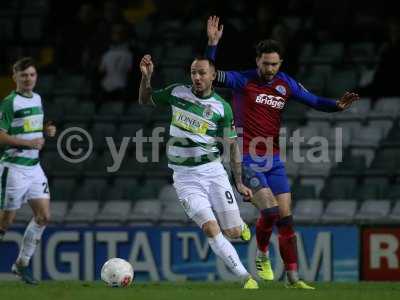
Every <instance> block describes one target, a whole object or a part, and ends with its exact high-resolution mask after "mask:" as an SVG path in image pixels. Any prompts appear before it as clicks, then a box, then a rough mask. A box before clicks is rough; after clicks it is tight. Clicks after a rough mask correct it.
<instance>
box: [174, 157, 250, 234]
mask: <svg viewBox="0 0 400 300" xmlns="http://www.w3.org/2000/svg"><path fill="white" fill-rule="evenodd" d="M221 167H222V165H221ZM207 173H208V174H205V173H201V174H199V173H195V172H194V173H188V172H176V171H175V172H174V187H175V189H176V192H177V194H178V197H179V201H180V202H181V205H182V207H183V208H184V210H185V212H186V214H187V215H188V217H189V218H191V219H192V220H193V221H195V222H196V223H197V225H199V226H200V227H202V226H203V224H204V223H206V222H208V221H211V220H216V218H215V215H214V212H215V214H216V215H217V219H218V222H219V224H220V226H221V228H222V229H229V228H233V227H237V226H240V225H242V223H243V220H242V218H241V217H240V212H239V208H238V205H237V203H236V199H235V195H234V193H233V190H232V186H231V184H230V182H229V179H228V175H227V174H226V172H225V171H224V172H222V173H221V172H220V170H215V172H207Z"/></svg>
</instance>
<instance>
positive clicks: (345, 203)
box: [321, 199, 357, 223]
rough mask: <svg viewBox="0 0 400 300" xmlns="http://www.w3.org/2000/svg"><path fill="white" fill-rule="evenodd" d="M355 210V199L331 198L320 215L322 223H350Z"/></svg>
mask: <svg viewBox="0 0 400 300" xmlns="http://www.w3.org/2000/svg"><path fill="white" fill-rule="evenodd" d="M356 210H357V201H356V200H351V199H347V200H340V199H337V200H332V201H329V203H328V205H327V206H326V209H325V212H324V214H323V215H322V217H321V221H322V222H324V223H351V222H353V217H354V215H355V213H356Z"/></svg>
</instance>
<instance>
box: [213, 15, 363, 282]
mask: <svg viewBox="0 0 400 300" xmlns="http://www.w3.org/2000/svg"><path fill="white" fill-rule="evenodd" d="M222 32H223V26H222V25H221V26H219V18H218V17H216V16H212V17H210V18H209V19H208V23H207V34H208V46H207V50H206V55H207V56H208V57H209V58H210V59H213V60H215V57H216V48H217V44H218V42H219V40H220V38H221V37H222ZM256 54H257V55H256V64H257V68H254V69H251V70H247V71H242V72H238V71H218V72H217V80H216V81H217V83H219V84H222V85H223V86H225V87H229V88H230V89H232V90H233V109H234V114H235V123H236V126H237V127H239V128H242V130H243V163H242V165H243V177H244V183H245V184H246V185H247V186H249V187H251V188H252V189H253V194H254V196H253V198H252V199H251V202H252V203H253V204H254V205H255V206H256V207H257V208H258V209H259V210H260V216H259V218H258V220H257V224H256V238H257V248H258V251H257V256H256V266H257V271H258V275H259V276H260V277H261V278H262V279H264V280H273V278H274V274H273V271H272V268H271V263H270V260H269V256H268V246H269V241H270V237H271V233H272V227H273V226H274V225H275V226H276V227H277V229H278V241H279V251H280V254H281V257H282V260H283V262H284V266H285V271H286V275H287V279H288V282H289V284H288V287H292V288H300V289H314V288H313V287H311V286H309V285H307V284H306V283H305V282H303V281H301V280H300V279H299V276H298V265H297V261H298V259H297V243H296V235H295V231H294V225H293V218H292V213H291V208H290V206H291V193H290V187H289V182H288V179H287V175H286V171H285V166H284V164H283V162H282V161H281V160H280V156H279V130H280V124H281V114H282V111H283V108H284V107H285V106H286V105H287V102H288V101H289V99H290V100H294V101H298V102H301V103H304V104H306V105H308V106H310V107H312V108H314V109H316V110H320V111H326V112H336V111H341V110H344V109H346V108H347V107H349V106H350V105H351V104H352V103H353V102H354V101H356V100H358V99H359V97H358V95H357V94H354V93H349V92H346V93H345V94H344V95H343V96H342V97H341V98H340V99H339V100H336V101H335V100H333V99H327V98H323V97H319V96H316V95H313V94H312V93H310V92H308V91H307V90H306V89H304V87H303V86H302V85H301V84H299V83H298V82H297V81H295V80H294V79H293V78H291V77H290V76H289V75H287V74H285V73H283V72H280V71H279V69H280V67H281V64H282V47H281V45H280V44H279V43H278V42H277V41H274V40H264V41H261V42H260V43H259V44H258V45H257V47H256Z"/></svg>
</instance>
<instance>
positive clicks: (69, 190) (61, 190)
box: [50, 178, 77, 202]
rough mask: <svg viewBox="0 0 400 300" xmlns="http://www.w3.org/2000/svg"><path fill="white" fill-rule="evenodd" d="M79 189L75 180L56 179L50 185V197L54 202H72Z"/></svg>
mask: <svg viewBox="0 0 400 300" xmlns="http://www.w3.org/2000/svg"><path fill="white" fill-rule="evenodd" d="M76 187H77V184H76V181H75V178H73V179H72V178H55V179H54V180H53V181H52V182H51V183H50V195H51V200H53V201H56V202H57V201H72V200H73V198H72V197H73V192H74V191H75V189H76Z"/></svg>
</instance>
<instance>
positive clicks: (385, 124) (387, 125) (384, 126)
mask: <svg viewBox="0 0 400 300" xmlns="http://www.w3.org/2000/svg"><path fill="white" fill-rule="evenodd" d="M368 126H369V127H373V128H380V129H381V130H382V131H383V137H386V136H387V135H388V133H389V131H390V130H391V129H392V127H393V121H392V120H371V121H369V122H368Z"/></svg>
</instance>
